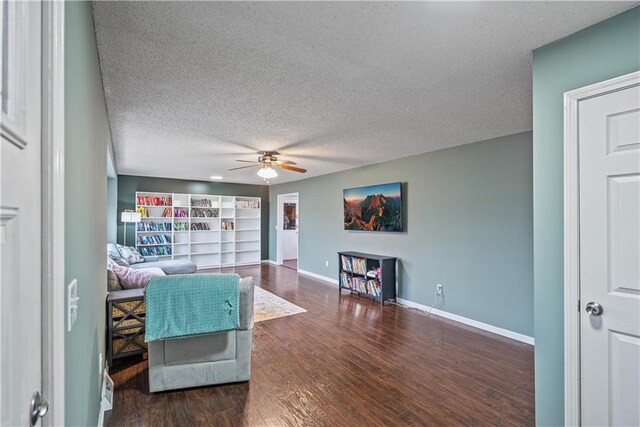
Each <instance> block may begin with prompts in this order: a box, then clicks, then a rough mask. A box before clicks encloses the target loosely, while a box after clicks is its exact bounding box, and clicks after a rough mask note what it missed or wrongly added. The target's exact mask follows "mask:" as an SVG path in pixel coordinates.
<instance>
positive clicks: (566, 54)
mask: <svg viewBox="0 0 640 427" xmlns="http://www.w3.org/2000/svg"><path fill="white" fill-rule="evenodd" d="M639 69H640V8H635V9H632V10H631V11H628V12H626V13H624V14H621V15H618V16H616V17H613V18H611V19H609V20H607V21H604V22H601V23H599V24H597V25H594V26H592V27H590V28H587V29H585V30H583V31H580V32H578V33H576V34H573V35H571V36H569V37H567V38H565V39H562V40H560V41H558V42H555V43H553V44H551V45H547V46H545V47H542V48H540V49H537V50H536V51H534V53H533V135H534V137H533V164H534V168H533V188H534V192H533V197H534V215H533V218H534V221H533V223H534V290H535V291H534V294H535V298H534V300H535V311H534V316H535V337H536V352H535V360H536V366H535V373H536V382H535V389H536V422H537V424H538V425H541V426H551V425H562V424H564V396H563V393H564V391H563V389H564V385H563V384H564V383H563V375H564V370H563V369H564V368H563V366H564V364H563V353H564V345H563V329H564V328H563V321H564V320H563V268H564V264H563V226H562V223H563V207H562V205H563V192H562V185H563V184H562V182H563V166H562V164H563V163H562V162H563V154H562V148H563V119H564V115H563V94H564V92H567V91H570V90H572V89H576V88H580V87H583V86H587V85H589V84H593V83H597V82H600V81H603V80H607V79H610V78H613V77H617V76H620V75H623V74H628V73H630V72H632V71H637V70H639Z"/></svg>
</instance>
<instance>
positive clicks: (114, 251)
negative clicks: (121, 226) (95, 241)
mask: <svg viewBox="0 0 640 427" xmlns="http://www.w3.org/2000/svg"><path fill="white" fill-rule="evenodd" d="M107 256H108V257H109V258H111V259H112V260H113V262H115V263H116V264H118V265H121V266H123V267H129V263H128V262H127V261H125V259H124V258H122V255H120V251H119V250H118V247H117V246H116V245H114V244H113V243H108V244H107Z"/></svg>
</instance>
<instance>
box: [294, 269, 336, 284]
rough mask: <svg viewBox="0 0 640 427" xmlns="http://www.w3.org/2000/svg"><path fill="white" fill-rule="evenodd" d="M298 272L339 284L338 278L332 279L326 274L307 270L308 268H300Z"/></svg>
mask: <svg viewBox="0 0 640 427" xmlns="http://www.w3.org/2000/svg"><path fill="white" fill-rule="evenodd" d="M298 273H300V274H304V275H305V276H309V277H313V278H314V279H319V280H322V281H325V282H329V283H331V284H333V285H336V286H337V285H338V279H330V278H328V277H326V276H321V275H319V274H316V273H312V272H310V271H306V270H300V269H298Z"/></svg>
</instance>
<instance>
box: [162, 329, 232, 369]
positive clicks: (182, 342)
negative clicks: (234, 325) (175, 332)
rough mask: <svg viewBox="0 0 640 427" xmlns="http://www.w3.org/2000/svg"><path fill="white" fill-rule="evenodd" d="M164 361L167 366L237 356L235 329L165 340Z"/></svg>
mask: <svg viewBox="0 0 640 427" xmlns="http://www.w3.org/2000/svg"><path fill="white" fill-rule="evenodd" d="M163 342H164V363H165V365H167V366H173V365H189V364H191V363H204V362H218V361H220V360H230V359H233V358H235V357H236V334H235V331H231V332H219V333H217V334H207V335H200V336H195V337H189V339H184V338H177V339H168V340H164V341H163Z"/></svg>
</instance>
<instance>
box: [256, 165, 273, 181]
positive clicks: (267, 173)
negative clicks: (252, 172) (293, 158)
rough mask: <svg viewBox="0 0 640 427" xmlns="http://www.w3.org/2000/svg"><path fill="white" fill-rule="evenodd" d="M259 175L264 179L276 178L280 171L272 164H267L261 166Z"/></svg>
mask: <svg viewBox="0 0 640 427" xmlns="http://www.w3.org/2000/svg"><path fill="white" fill-rule="evenodd" d="M258 176H259V177H261V178H264V179H269V178H275V177H276V176H278V173H277V172H276V170H275V169H274V168H272V167H271V166H265V167H263V168H260V170H259V171H258Z"/></svg>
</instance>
